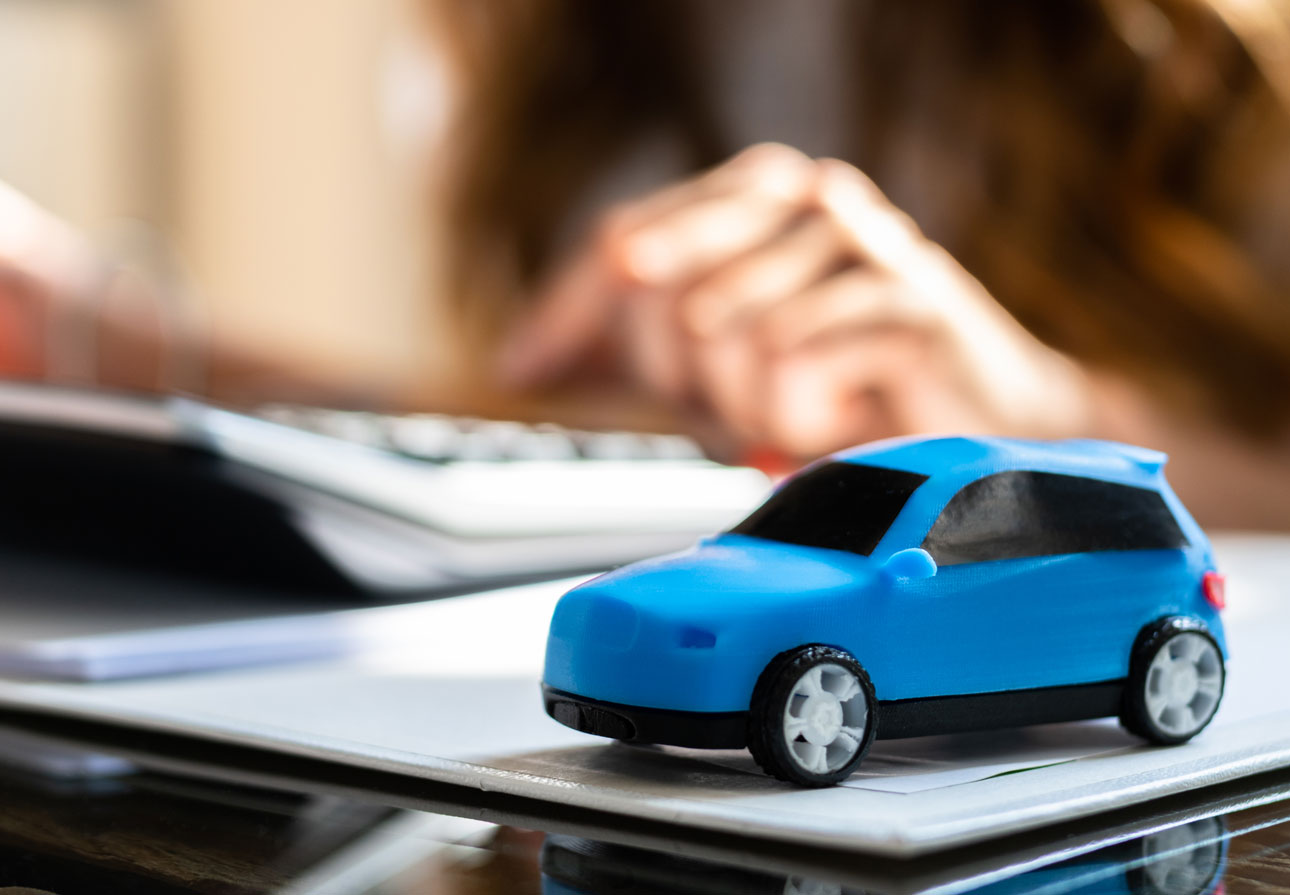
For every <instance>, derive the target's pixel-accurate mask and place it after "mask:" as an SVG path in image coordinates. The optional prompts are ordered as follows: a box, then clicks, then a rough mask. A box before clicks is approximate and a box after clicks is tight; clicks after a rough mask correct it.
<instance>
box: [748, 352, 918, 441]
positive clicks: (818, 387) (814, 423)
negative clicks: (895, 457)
mask: <svg viewBox="0 0 1290 895" xmlns="http://www.w3.org/2000/svg"><path fill="white" fill-rule="evenodd" d="M915 356H916V355H915V354H911V352H910V351H909V346H907V345H902V344H899V343H898V342H894V341H889V340H884V339H875V340H869V339H852V340H845V341H836V342H832V343H828V344H823V345H816V346H813V347H812V348H811V349H809V350H804V351H799V352H795V353H793V354H791V355H788V356H782V357H780V358H778V359H777V360H776V362H775V363H774V364H773V365H772V366H771V368H770V370H771V372H770V375H769V381H768V384H767V389H766V395H765V407H766V410H765V418H764V423H763V425H764V428H765V430H766V433H767V440H768V441H769V443H770V444H772V445H774V446H776V447H778V448H779V449H780V450H782V451H784V452H786V453H788V454H791V455H794V456H797V457H817V456H821V455H823V454H828V453H831V452H833V451H836V450H841V449H842V448H845V447H850V446H851V445H855V444H861V443H863V442H866V441H872V440H874V439H876V438H885V437H888V436H890V435H897V434H904V429H903V426H902V424H901V422H900V421H899V419H898V417H897V415H896V413H895V412H894V411H895V405H896V401H895V400H894V399H893V398H894V395H895V393H896V389H897V387H898V383H899V379H900V377H901V375H902V374H905V373H906V372H907V371H908V369H909V366H910V364H911V362H912V359H913V357H915Z"/></svg>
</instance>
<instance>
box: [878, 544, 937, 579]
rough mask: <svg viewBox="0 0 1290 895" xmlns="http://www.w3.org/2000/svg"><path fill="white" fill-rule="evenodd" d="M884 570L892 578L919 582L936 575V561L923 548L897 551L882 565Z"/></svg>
mask: <svg viewBox="0 0 1290 895" xmlns="http://www.w3.org/2000/svg"><path fill="white" fill-rule="evenodd" d="M882 570H883V571H884V572H886V573H887V574H888V575H889V576H891V577H892V578H907V579H910V580H918V579H922V578H931V577H932V576H933V575H935V574H936V560H934V559H932V554H930V553H928V552H927V551H926V550H924V549H923V548H922V547H909V548H907V549H905V550H897V551H896V552H895V553H893V554H892V555H891V556H889V557H887V561H886V562H885V563H883V564H882Z"/></svg>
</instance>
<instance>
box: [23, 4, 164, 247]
mask: <svg viewBox="0 0 1290 895" xmlns="http://www.w3.org/2000/svg"><path fill="white" fill-rule="evenodd" d="M137 9H138V7H135V6H132V5H131V4H129V3H115V4H109V3H93V2H80V3H47V2H34V0H0V178H3V179H4V180H5V181H6V182H8V183H10V184H11V185H13V186H15V187H17V188H18V189H20V190H22V191H23V192H25V193H27V194H28V195H30V196H32V197H33V198H35V199H36V200H37V201H39V202H40V203H42V204H43V205H45V206H46V207H48V208H50V209H51V210H53V211H54V212H55V213H56V214H58V215H59V216H61V217H63V218H64V219H66V220H69V221H71V222H72V223H73V224H75V225H76V226H78V227H80V228H82V229H83V230H87V231H89V232H91V233H96V232H98V231H100V230H101V229H102V228H103V227H104V226H106V225H107V223H108V222H109V221H111V220H112V219H114V218H119V217H122V216H126V215H134V216H141V217H150V216H153V215H154V214H155V213H156V211H157V199H158V197H157V194H156V192H155V190H154V187H155V186H156V185H157V184H156V180H155V177H154V174H155V171H156V168H157V165H158V157H157V154H156V150H157V149H158V148H159V147H157V146H156V145H155V141H154V137H155V131H154V129H153V122H154V117H153V115H152V112H153V108H152V102H151V97H150V93H151V87H152V85H151V84H150V83H149V81H148V75H149V68H150V66H151V65H152V63H153V62H154V61H155V56H154V55H153V53H152V46H153V37H154V36H155V33H154V32H153V31H152V30H151V29H150V28H149V27H148V26H147V23H146V17H141V16H138V15H135V14H134V13H133V12H132V10H136V11H137Z"/></svg>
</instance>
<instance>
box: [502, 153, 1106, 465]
mask: <svg viewBox="0 0 1290 895" xmlns="http://www.w3.org/2000/svg"><path fill="white" fill-rule="evenodd" d="M606 358H608V359H609V363H610V364H611V365H612V367H614V368H615V369H614V372H616V373H617V374H620V375H625V376H627V377H629V378H630V379H632V380H634V381H635V382H637V383H638V384H639V385H641V386H643V387H644V388H646V389H648V390H649V391H651V392H652V393H654V394H655V395H657V396H659V397H662V398H665V399H667V400H668V401H670V402H673V403H674V404H676V405H679V406H682V407H687V408H691V407H692V408H699V409H701V410H703V411H706V412H707V413H709V414H711V415H712V416H714V417H715V418H716V419H717V420H718V421H719V422H720V423H721V424H722V425H723V427H724V428H725V429H726V430H727V432H728V433H729V434H730V435H733V436H734V437H735V438H736V439H737V440H739V441H741V442H743V443H744V444H745V445H761V446H770V447H774V448H777V449H779V450H781V451H785V452H787V453H789V454H792V455H795V456H800V457H809V456H815V455H818V454H822V453H826V452H828V451H831V450H836V449H838V448H841V447H844V446H847V445H850V444H855V443H859V442H862V441H867V440H870V439H873V438H878V437H882V436H887V435H897V434H906V433H918V432H935V431H959V432H963V431H974V432H983V431H989V432H997V433H1007V434H1026V435H1035V436H1045V435H1048V436H1053V435H1062V434H1070V433H1072V432H1075V431H1078V430H1080V429H1081V428H1082V427H1083V423H1084V415H1085V413H1086V408H1085V403H1086V398H1085V387H1084V383H1083V378H1082V375H1081V374H1080V372H1079V371H1078V369H1077V368H1076V367H1075V366H1074V365H1072V364H1071V363H1070V362H1068V361H1067V360H1066V359H1065V358H1064V357H1063V356H1061V355H1059V354H1057V353H1056V352H1054V351H1052V350H1050V349H1048V348H1047V347H1045V346H1044V345H1042V344H1041V343H1040V342H1038V341H1037V340H1036V339H1035V338H1034V337H1032V336H1031V335H1030V334H1029V333H1028V332H1027V331H1026V330H1024V329H1023V328H1022V327H1021V326H1020V325H1019V324H1018V323H1017V322H1016V321H1015V320H1013V319H1012V317H1010V316H1009V315H1008V314H1007V313H1006V312H1005V311H1004V310H1003V309H1002V308H1001V307H1000V306H999V305H998V304H997V303H996V302H995V301H994V300H993V299H992V298H991V297H990V295H989V294H988V293H987V292H986V291H985V289H984V288H983V287H982V286H981V284H980V283H978V282H977V281H976V280H975V279H974V278H973V277H971V276H970V275H969V274H968V273H967V272H966V271H965V270H963V268H962V267H960V266H959V265H958V264H957V263H956V262H955V261H954V259H953V258H951V257H950V256H949V255H948V254H947V253H946V252H945V251H944V250H943V249H942V248H941V247H940V246H938V245H936V244H934V243H932V242H931V241H929V240H928V239H927V238H926V237H924V236H923V235H922V234H921V233H920V232H919V230H918V228H917V227H916V226H915V225H914V223H913V222H912V221H911V220H910V219H909V218H908V217H906V216H905V215H904V214H902V213H901V212H900V211H899V210H898V209H896V208H895V207H894V206H892V205H891V203H890V202H888V201H887V199H886V197H884V196H883V195H882V193H881V192H879V190H878V189H877V188H876V187H875V186H874V185H873V183H872V182H870V181H869V180H868V179H867V178H866V177H865V176H864V175H863V174H861V173H860V172H859V171H857V170H856V169H855V168H853V167H851V166H850V165H847V164H846V163H844V162H839V161H835V160H828V159H826V160H811V159H808V158H806V157H805V156H803V155H801V154H800V153H798V152H796V151H795V150H792V149H790V148H788V147H784V146H777V145H763V146H755V147H753V148H751V149H748V150H746V151H744V152H742V153H740V154H739V155H738V156H736V157H734V158H733V159H731V160H730V161H728V162H726V163H725V164H723V165H721V166H720V167H718V168H715V169H713V170H711V171H709V172H707V173H704V174H702V175H700V176H698V177H696V178H694V179H693V180H690V181H686V182H684V183H680V184H677V185H675V186H672V187H669V188H667V189H664V190H662V191H660V192H658V193H656V194H654V195H651V196H648V197H646V198H643V199H640V200H638V201H635V202H632V203H629V204H627V205H624V206H622V207H620V208H618V209H615V210H613V211H611V212H610V213H609V214H608V215H607V216H606V218H605V220H604V222H603V223H602V225H601V226H600V228H599V230H598V232H597V233H596V234H595V236H594V238H593V239H592V240H590V242H589V243H588V244H587V245H585V246H584V247H583V248H582V249H581V250H580V251H578V252H576V253H575V254H574V255H573V256H572V257H571V258H570V259H568V260H567V261H566V262H565V263H564V264H563V265H562V266H561V267H560V268H559V269H558V270H557V271H556V272H555V273H554V275H553V276H552V277H551V279H550V281H549V282H548V284H547V285H546V286H545V288H544V289H543V290H542V292H541V294H540V295H539V296H538V301H537V303H536V306H535V308H534V311H533V313H532V315H531V316H530V317H529V318H528V319H526V320H525V321H523V322H522V324H521V326H520V327H519V328H518V329H517V330H516V332H514V333H513V334H512V338H511V340H510V342H509V343H508V344H507V345H506V346H505V350H504V353H503V356H502V373H503V376H504V377H505V378H506V379H507V380H508V381H509V382H511V383H512V384H517V385H521V386H527V387H532V386H537V385H543V384H549V383H552V382H554V381H557V380H560V379H563V378H568V377H576V376H586V375H604V369H603V364H604V361H605V359H606ZM593 362H594V363H593ZM593 365H598V366H597V368H596V369H594V370H593Z"/></svg>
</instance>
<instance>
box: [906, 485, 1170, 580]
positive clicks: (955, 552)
mask: <svg viewBox="0 0 1290 895" xmlns="http://www.w3.org/2000/svg"><path fill="white" fill-rule="evenodd" d="M1187 543H1188V542H1187V536H1186V535H1185V534H1183V531H1182V529H1181V528H1179V526H1178V520H1176V519H1175V518H1174V515H1173V513H1172V512H1171V511H1170V509H1169V506H1168V505H1167V504H1166V503H1165V501H1164V498H1163V497H1161V496H1160V494H1159V493H1157V492H1156V491H1153V490H1152V489H1150V488H1135V487H1132V486H1129V485H1120V484H1116V483H1115V482H1104V481H1100V480H1097V479H1086V478H1083V477H1081V476H1073V475H1061V474H1058V473H1051V472H1030V471H1026V470H1010V471H1008V472H1000V473H996V474H994V475H988V476H986V477H985V478H981V479H977V480H976V481H975V482H972V483H970V484H968V485H967V486H965V487H964V488H963V489H962V490H960V491H959V492H958V493H957V494H955V495H954V497H953V498H952V499H951V500H950V502H949V504H947V505H946V507H945V509H944V510H942V511H941V515H940V517H939V518H937V520H936V523H935V524H934V525H933V526H932V529H931V531H929V532H928V533H927V537H926V538H925V539H924V541H923V549H924V550H926V551H927V552H928V553H930V554H931V555H932V558H933V559H935V560H936V563H937V565H954V564H957V563H969V562H986V561H989V560H1000V559H1019V558H1021V557H1026V556H1051V555H1058V554H1063V553H1090V552H1094V551H1099V550H1159V549H1170V548H1179V547H1185V546H1187Z"/></svg>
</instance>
